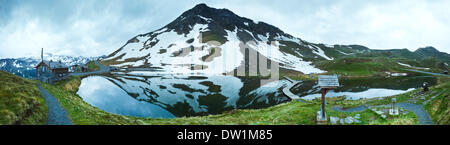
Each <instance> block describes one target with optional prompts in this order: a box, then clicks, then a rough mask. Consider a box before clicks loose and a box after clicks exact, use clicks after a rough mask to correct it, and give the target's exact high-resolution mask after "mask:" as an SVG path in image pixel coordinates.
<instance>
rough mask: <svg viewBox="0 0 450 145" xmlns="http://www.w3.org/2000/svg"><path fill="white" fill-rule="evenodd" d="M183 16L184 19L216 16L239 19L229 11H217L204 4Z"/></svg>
mask: <svg viewBox="0 0 450 145" xmlns="http://www.w3.org/2000/svg"><path fill="white" fill-rule="evenodd" d="M181 16H182V17H189V16H203V17H207V18H212V17H214V16H222V17H223V16H228V17H230V16H231V17H239V16H237V15H236V14H234V13H233V12H232V11H230V10H228V9H216V8H213V7H209V6H208V5H206V4H204V3H201V4H198V5H196V6H195V7H193V8H192V9H190V10H188V11H186V12H184V13H183V14H182V15H181Z"/></svg>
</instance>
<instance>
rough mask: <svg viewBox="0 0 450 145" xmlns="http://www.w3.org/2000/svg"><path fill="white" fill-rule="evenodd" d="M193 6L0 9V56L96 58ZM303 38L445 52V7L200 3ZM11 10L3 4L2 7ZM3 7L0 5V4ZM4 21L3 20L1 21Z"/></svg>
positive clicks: (383, 1) (449, 19)
mask: <svg viewBox="0 0 450 145" xmlns="http://www.w3.org/2000/svg"><path fill="white" fill-rule="evenodd" d="M201 1H202V0H194V1H178V0H176V1H118V0H98V1H83V2H82V3H81V2H79V1H59V0H58V1H51V2H49V1H46V2H45V3H44V2H42V1H33V0H30V1H19V2H15V4H12V5H11V8H7V9H6V10H7V12H3V11H5V10H4V9H2V11H0V16H1V18H7V20H6V22H1V23H0V28H1V29H0V42H2V43H0V50H1V51H0V57H22V56H25V55H39V50H40V48H41V47H44V49H45V50H46V52H51V53H54V54H63V55H83V56H98V55H105V54H109V53H111V52H113V51H114V50H116V49H118V48H119V47H121V46H122V45H123V44H124V43H125V42H126V41H127V40H128V39H130V38H131V37H134V36H135V35H137V34H141V33H147V32H150V31H153V30H156V29H158V28H161V27H162V26H164V25H166V24H168V23H170V22H171V21H172V20H174V19H175V18H176V17H178V16H179V15H180V14H181V13H182V12H184V11H186V10H188V9H189V8H192V7H193V6H194V5H195V4H198V3H200V2H201ZM205 3H207V4H208V5H210V6H212V7H217V8H228V9H230V10H231V11H233V12H235V13H236V14H238V15H241V16H244V17H247V18H250V19H254V20H255V21H264V22H266V23H269V24H272V25H274V26H277V27H279V28H280V29H282V30H283V31H285V32H287V33H290V34H292V35H294V36H297V37H300V38H302V39H304V40H307V41H311V42H318V43H327V44H361V45H365V46H368V47H370V48H376V49H392V48H408V49H410V50H415V49H417V48H419V47H424V46H435V47H436V48H437V49H439V50H440V51H445V52H447V53H450V41H448V40H447V39H448V38H450V28H449V27H448V26H450V12H449V11H448V10H447V9H448V8H449V7H450V1H446V0H435V1H426V0H395V1H394V0H380V1H370V2H367V1H360V0H339V1H326V0H315V1H298V0H283V1H276V0H275V1H260V0H248V1H245V2H242V1H237V0H230V1H219V0H217V1H206V2H205ZM8 6H9V5H8ZM0 7H1V6H0ZM6 15H7V16H6Z"/></svg>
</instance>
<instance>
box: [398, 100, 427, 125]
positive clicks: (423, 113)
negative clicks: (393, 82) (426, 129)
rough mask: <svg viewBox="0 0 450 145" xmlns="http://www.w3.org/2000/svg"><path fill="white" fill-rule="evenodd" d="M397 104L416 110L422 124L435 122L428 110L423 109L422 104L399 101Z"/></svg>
mask: <svg viewBox="0 0 450 145" xmlns="http://www.w3.org/2000/svg"><path fill="white" fill-rule="evenodd" d="M397 106H398V107H403V108H405V109H406V110H409V111H412V112H414V113H415V114H416V116H417V118H418V119H419V122H420V124H422V125H432V124H434V123H433V121H432V120H431V118H430V115H429V114H428V112H427V111H425V109H423V106H422V105H419V104H411V103H397Z"/></svg>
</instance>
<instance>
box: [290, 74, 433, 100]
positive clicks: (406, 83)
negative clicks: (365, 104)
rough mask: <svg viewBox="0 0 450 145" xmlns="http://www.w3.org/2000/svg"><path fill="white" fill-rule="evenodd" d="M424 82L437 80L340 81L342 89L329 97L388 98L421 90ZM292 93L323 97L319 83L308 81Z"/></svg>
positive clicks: (413, 78)
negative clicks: (417, 89)
mask: <svg viewBox="0 0 450 145" xmlns="http://www.w3.org/2000/svg"><path fill="white" fill-rule="evenodd" d="M423 82H428V83H429V84H430V85H435V84H436V83H437V79H436V78H435V77H430V76H418V77H391V78H365V79H358V80H340V81H339V83H340V85H341V86H340V87H338V88H337V89H335V90H333V91H330V92H329V93H328V94H327V97H337V96H344V95H345V96H347V98H348V99H359V98H374V97H386V96H392V95H397V94H401V93H405V92H407V91H410V90H413V89H415V88H420V87H421V86H422V84H423ZM292 92H293V93H294V94H297V95H298V96H301V97H302V98H303V99H313V98H318V97H321V93H320V88H319V87H318V86H317V82H313V81H307V82H303V85H301V86H298V87H297V88H293V89H292Z"/></svg>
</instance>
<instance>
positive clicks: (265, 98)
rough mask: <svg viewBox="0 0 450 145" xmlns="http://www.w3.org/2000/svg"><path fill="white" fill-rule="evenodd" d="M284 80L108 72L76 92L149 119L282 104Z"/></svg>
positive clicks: (379, 89) (354, 91)
mask: <svg viewBox="0 0 450 145" xmlns="http://www.w3.org/2000/svg"><path fill="white" fill-rule="evenodd" d="M424 81H426V82H429V83H430V84H432V85H434V84H435V83H436V79H435V78H433V77H399V78H384V79H363V80H357V81H355V80H341V81H340V84H341V85H342V86H341V87H339V88H338V89H336V90H334V91H332V92H330V93H328V94H327V97H335V96H343V95H345V96H347V97H348V98H351V99H359V98H371V97H382V96H390V95H396V94H400V93H403V92H406V91H409V90H412V89H414V88H418V87H420V86H421V84H422V83H423V82H424ZM288 84H289V82H287V81H285V80H279V81H276V82H272V83H270V84H267V85H263V86H261V85H260V79H256V78H238V77H234V76H177V75H157V76H140V75H130V74H125V73H123V74H119V73H118V74H114V75H108V76H90V77H87V78H84V79H83V80H82V81H81V85H80V88H79V91H78V92H77V94H78V95H79V96H80V97H82V98H83V100H84V101H86V102H87V103H89V104H91V105H93V106H95V107H98V108H100V109H102V110H105V111H107V112H111V113H115V114H121V115H129V116H139V117H152V118H174V117H182V116H201V115H208V114H219V113H222V112H224V111H229V110H233V109H236V108H239V109H245V108H265V107H269V106H273V105H276V104H280V103H282V102H286V101H288V100H289V99H288V98H287V97H285V96H284V95H283V94H282V92H281V90H282V89H283V88H284V87H285V86H287V85H288ZM319 90H320V89H319V88H318V87H317V85H316V82H303V83H302V85H299V86H298V87H296V88H294V89H292V92H294V93H295V94H297V95H299V96H302V97H303V98H304V99H313V98H315V97H320V94H319Z"/></svg>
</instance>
